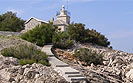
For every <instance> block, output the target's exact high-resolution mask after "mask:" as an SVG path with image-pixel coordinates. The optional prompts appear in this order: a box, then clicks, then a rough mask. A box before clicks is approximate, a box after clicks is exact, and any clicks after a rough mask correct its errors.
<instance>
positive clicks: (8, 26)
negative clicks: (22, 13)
mask: <svg viewBox="0 0 133 83" xmlns="http://www.w3.org/2000/svg"><path fill="white" fill-rule="evenodd" d="M23 29H24V20H22V19H20V18H18V17H17V16H16V13H13V12H11V11H8V12H6V13H5V14H2V15H0V31H13V32H19V31H21V30H23Z"/></svg>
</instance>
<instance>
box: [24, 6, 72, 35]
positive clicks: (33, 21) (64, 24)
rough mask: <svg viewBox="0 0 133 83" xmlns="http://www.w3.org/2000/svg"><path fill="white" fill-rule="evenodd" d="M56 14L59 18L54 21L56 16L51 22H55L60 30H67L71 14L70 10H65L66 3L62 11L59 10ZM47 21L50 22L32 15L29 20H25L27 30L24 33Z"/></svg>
mask: <svg viewBox="0 0 133 83" xmlns="http://www.w3.org/2000/svg"><path fill="white" fill-rule="evenodd" d="M56 16H57V19H56V20H55V21H54V18H52V19H51V22H53V25H56V26H58V30H60V31H66V30H67V28H68V25H69V24H70V15H69V12H68V11H67V10H65V7H64V5H63V6H62V9H61V10H60V12H57V14H56ZM45 23H48V22H47V21H43V20H40V19H37V18H35V17H31V18H30V19H29V20H27V21H26V22H25V30H23V31H22V33H23V32H27V31H29V30H31V29H33V28H35V27H36V26H37V25H41V24H45Z"/></svg>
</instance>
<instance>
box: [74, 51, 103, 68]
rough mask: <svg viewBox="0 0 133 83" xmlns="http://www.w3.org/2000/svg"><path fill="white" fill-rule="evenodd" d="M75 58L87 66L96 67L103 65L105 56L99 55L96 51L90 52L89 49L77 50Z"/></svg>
mask: <svg viewBox="0 0 133 83" xmlns="http://www.w3.org/2000/svg"><path fill="white" fill-rule="evenodd" d="M73 56H74V57H76V58H77V59H79V60H80V61H83V62H85V63H86V64H87V65H90V64H91V63H93V64H94V65H98V64H103V55H102V54H97V53H96V52H95V51H92V50H89V49H87V48H80V49H79V50H75V53H74V54H73Z"/></svg>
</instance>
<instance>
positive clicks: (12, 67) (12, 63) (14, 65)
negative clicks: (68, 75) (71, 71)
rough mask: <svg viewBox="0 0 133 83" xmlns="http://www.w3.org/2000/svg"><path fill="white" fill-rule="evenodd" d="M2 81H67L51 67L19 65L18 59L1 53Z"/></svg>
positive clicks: (0, 80)
mask: <svg viewBox="0 0 133 83" xmlns="http://www.w3.org/2000/svg"><path fill="white" fill-rule="evenodd" d="M0 83H67V81H66V80H65V79H64V78H63V77H61V76H59V74H58V73H57V72H55V71H54V70H53V68H51V67H46V66H43V65H41V64H36V63H34V64H32V65H24V66H20V65H18V60H17V59H15V58H12V57H4V56H2V55H0Z"/></svg>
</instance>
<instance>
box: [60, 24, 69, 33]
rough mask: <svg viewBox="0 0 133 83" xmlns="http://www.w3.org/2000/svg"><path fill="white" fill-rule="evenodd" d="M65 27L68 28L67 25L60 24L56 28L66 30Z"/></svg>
mask: <svg viewBox="0 0 133 83" xmlns="http://www.w3.org/2000/svg"><path fill="white" fill-rule="evenodd" d="M67 28H68V27H67V26H65V25H60V26H58V30H60V31H61V32H63V31H66V30H67Z"/></svg>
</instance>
